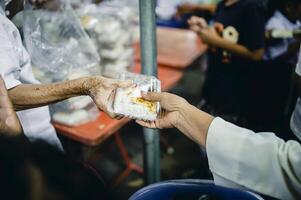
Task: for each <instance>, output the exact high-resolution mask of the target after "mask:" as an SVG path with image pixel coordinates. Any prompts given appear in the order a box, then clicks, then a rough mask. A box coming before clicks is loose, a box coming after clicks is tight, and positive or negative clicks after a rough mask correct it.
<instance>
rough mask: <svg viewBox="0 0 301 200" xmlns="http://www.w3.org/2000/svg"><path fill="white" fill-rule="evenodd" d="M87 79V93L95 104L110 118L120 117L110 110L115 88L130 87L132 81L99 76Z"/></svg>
mask: <svg viewBox="0 0 301 200" xmlns="http://www.w3.org/2000/svg"><path fill="white" fill-rule="evenodd" d="M89 80H90V81H89V84H88V89H87V90H88V94H89V96H90V97H91V98H92V99H93V101H94V102H95V104H96V106H97V107H98V108H99V109H100V110H101V111H103V112H105V113H107V114H108V115H109V116H110V117H111V118H120V116H117V115H115V114H114V113H113V112H112V110H111V108H112V104H113V101H114V98H115V93H116V89H117V88H127V87H131V86H133V82H132V81H120V80H113V79H108V78H104V77H101V76H96V77H92V78H91V79H89Z"/></svg>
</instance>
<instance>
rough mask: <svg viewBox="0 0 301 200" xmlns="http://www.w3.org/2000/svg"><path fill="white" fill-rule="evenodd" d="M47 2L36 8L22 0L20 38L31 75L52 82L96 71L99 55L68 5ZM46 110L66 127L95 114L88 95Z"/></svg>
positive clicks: (71, 78)
mask: <svg viewBox="0 0 301 200" xmlns="http://www.w3.org/2000/svg"><path fill="white" fill-rule="evenodd" d="M51 2H52V4H51V6H49V7H47V8H46V7H43V8H39V9H36V8H34V7H33V6H32V5H31V4H29V3H28V2H26V4H25V10H24V13H23V16H24V17H23V20H24V21H23V35H24V41H25V46H26V48H27V50H28V52H29V54H30V56H31V58H32V65H33V72H34V75H35V77H36V78H37V79H38V80H39V81H40V82H42V83H53V82H58V81H65V80H73V79H77V78H81V77H86V76H91V75H97V74H100V71H101V69H100V66H99V62H100V57H99V55H98V53H97V50H96V48H95V46H94V45H93V43H92V41H91V40H90V38H89V37H88V35H87V34H86V33H85V31H84V30H83V28H82V27H81V25H80V21H79V19H78V18H77V16H76V15H75V13H74V11H73V10H72V9H71V7H70V4H69V3H68V2H67V1H59V0H53V1H51ZM50 110H51V114H52V118H53V120H54V121H56V122H59V123H62V124H66V125H70V126H74V125H79V124H82V123H85V122H87V121H90V120H93V119H95V118H96V117H97V116H98V115H99V111H98V109H97V107H96V106H95V105H94V103H93V101H92V99H91V98H90V97H88V96H82V97H75V98H71V99H68V100H65V101H63V102H60V103H57V104H54V105H52V106H51V107H50Z"/></svg>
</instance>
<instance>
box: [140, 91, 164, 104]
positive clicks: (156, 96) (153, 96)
mask: <svg viewBox="0 0 301 200" xmlns="http://www.w3.org/2000/svg"><path fill="white" fill-rule="evenodd" d="M141 95H142V98H143V99H145V100H148V101H157V102H161V101H162V100H163V93H158V92H148V93H141Z"/></svg>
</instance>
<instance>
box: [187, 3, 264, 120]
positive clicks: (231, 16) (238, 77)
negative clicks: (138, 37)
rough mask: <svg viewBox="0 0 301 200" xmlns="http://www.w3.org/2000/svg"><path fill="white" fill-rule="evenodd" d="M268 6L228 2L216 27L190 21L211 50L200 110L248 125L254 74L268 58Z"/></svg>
mask: <svg viewBox="0 0 301 200" xmlns="http://www.w3.org/2000/svg"><path fill="white" fill-rule="evenodd" d="M264 16H265V15H264V6H263V2H262V1H261V0H225V1H222V2H220V3H219V4H218V6H217V9H216V13H215V17H214V20H213V23H212V24H208V23H207V22H206V21H205V20H204V19H203V18H198V17H192V18H191V19H190V20H189V25H190V28H191V30H193V31H195V32H196V33H197V34H198V35H199V36H200V38H201V39H202V40H203V42H204V43H206V44H207V45H208V46H209V48H210V51H209V56H208V57H209V60H208V69H207V73H206V81H205V85H204V89H203V98H202V101H201V103H200V107H201V108H202V109H204V110H205V111H207V112H209V113H210V114H212V115H214V116H222V117H223V118H225V119H227V120H228V121H230V122H233V123H236V124H239V125H246V119H247V112H248V101H250V99H248V97H249V96H248V87H249V84H250V80H251V79H254V78H255V77H250V72H251V71H252V68H253V67H254V63H255V62H256V61H259V60H262V58H263V55H264V24H265V17H264Z"/></svg>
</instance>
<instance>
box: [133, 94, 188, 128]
mask: <svg viewBox="0 0 301 200" xmlns="http://www.w3.org/2000/svg"><path fill="white" fill-rule="evenodd" d="M142 97H143V98H144V99H145V100H148V101H152V102H159V103H160V104H161V108H162V111H161V113H160V116H159V117H158V119H157V120H156V121H154V122H145V121H137V123H138V124H140V125H142V126H144V127H147V128H159V129H164V128H174V127H177V123H178V121H177V120H178V119H179V115H180V109H182V108H183V107H184V105H186V104H188V102H187V101H186V100H185V99H183V98H182V97H179V96H176V95H173V94H169V93H152V92H150V93H147V94H142Z"/></svg>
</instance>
